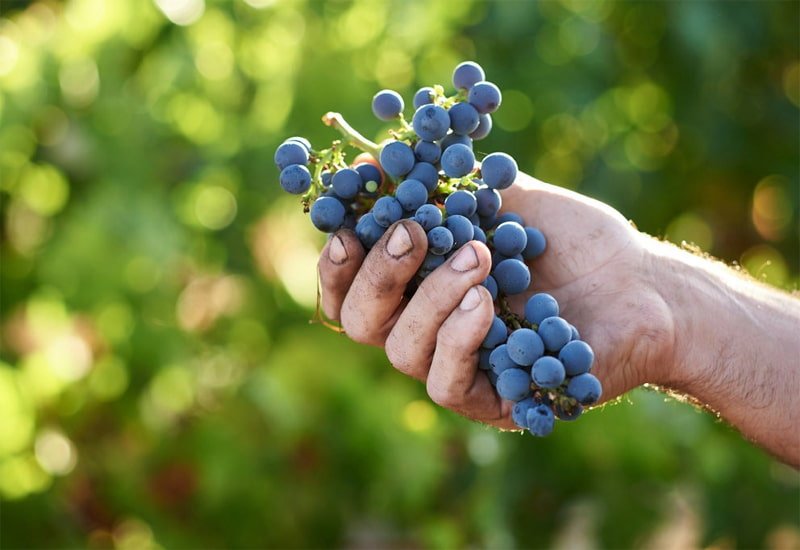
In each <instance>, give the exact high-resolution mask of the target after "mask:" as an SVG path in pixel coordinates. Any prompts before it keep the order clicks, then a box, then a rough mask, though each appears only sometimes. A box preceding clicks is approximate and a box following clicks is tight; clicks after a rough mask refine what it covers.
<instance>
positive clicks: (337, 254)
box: [328, 235, 347, 265]
mask: <svg viewBox="0 0 800 550" xmlns="http://www.w3.org/2000/svg"><path fill="white" fill-rule="evenodd" d="M328 258H330V260H331V261H332V262H333V263H335V264H336V265H342V264H343V263H345V262H346V261H347V249H346V248H345V247H344V243H343V242H342V239H341V238H340V237H339V236H338V235H334V236H333V237H331V244H330V246H329V247H328Z"/></svg>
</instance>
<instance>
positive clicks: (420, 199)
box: [394, 180, 428, 212]
mask: <svg viewBox="0 0 800 550" xmlns="http://www.w3.org/2000/svg"><path fill="white" fill-rule="evenodd" d="M394 196H395V197H396V198H397V200H398V201H400V204H401V205H402V206H403V210H405V211H406V212H416V211H417V208H419V207H420V206H422V205H423V204H425V202H426V201H427V200H428V190H427V189H426V188H425V185H424V184H423V183H422V182H421V181H419V180H405V181H403V182H402V183H400V185H398V186H397V189H396V190H395V192H394Z"/></svg>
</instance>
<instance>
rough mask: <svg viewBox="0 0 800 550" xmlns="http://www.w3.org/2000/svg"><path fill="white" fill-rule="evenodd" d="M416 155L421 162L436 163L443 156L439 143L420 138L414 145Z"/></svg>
mask: <svg viewBox="0 0 800 550" xmlns="http://www.w3.org/2000/svg"><path fill="white" fill-rule="evenodd" d="M414 155H415V156H416V158H417V160H418V161H420V162H428V163H430V164H436V163H437V162H439V158H440V157H441V156H442V149H441V147H439V144H438V143H434V142H432V141H423V140H420V141H418V142H417V144H416V145H415V146H414Z"/></svg>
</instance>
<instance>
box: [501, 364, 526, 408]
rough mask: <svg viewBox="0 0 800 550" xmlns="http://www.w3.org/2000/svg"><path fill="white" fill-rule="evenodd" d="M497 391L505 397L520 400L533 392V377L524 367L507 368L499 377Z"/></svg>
mask: <svg viewBox="0 0 800 550" xmlns="http://www.w3.org/2000/svg"><path fill="white" fill-rule="evenodd" d="M497 393H498V394H500V397H502V398H503V399H508V400H509V401H519V400H520V399H525V398H526V397H528V396H529V395H530V394H531V377H530V375H529V374H528V373H527V372H526V371H524V370H522V369H506V370H504V371H503V372H502V373H500V375H499V376H498V377H497Z"/></svg>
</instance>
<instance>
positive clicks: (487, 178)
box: [481, 153, 518, 189]
mask: <svg viewBox="0 0 800 550" xmlns="http://www.w3.org/2000/svg"><path fill="white" fill-rule="evenodd" d="M517 171H518V170H517V161H515V160H514V159H513V158H512V157H511V155H507V154H505V153H492V154H490V155H486V158H484V159H483V162H481V178H482V179H483V182H484V183H485V184H486V185H488V186H489V187H491V188H492V189H507V188H508V187H511V185H512V184H513V183H514V180H516V179H517Z"/></svg>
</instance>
